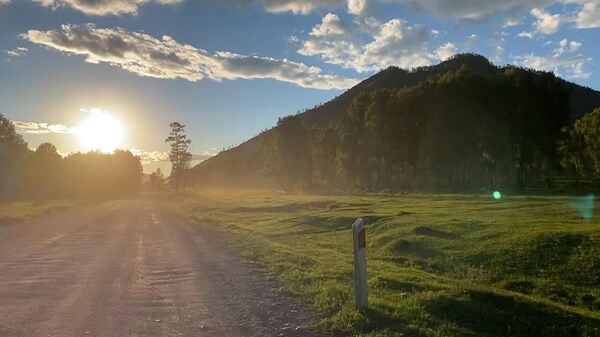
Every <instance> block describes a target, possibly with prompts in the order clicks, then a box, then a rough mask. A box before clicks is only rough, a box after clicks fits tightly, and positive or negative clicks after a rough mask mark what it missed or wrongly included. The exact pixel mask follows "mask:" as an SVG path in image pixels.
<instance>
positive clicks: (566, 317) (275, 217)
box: [172, 190, 600, 337]
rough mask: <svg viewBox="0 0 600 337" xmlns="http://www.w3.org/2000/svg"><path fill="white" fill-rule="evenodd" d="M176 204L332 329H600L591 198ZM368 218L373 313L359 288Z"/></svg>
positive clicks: (208, 197)
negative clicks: (359, 234)
mask: <svg viewBox="0 0 600 337" xmlns="http://www.w3.org/2000/svg"><path fill="white" fill-rule="evenodd" d="M172 205H173V207H175V208H176V209H177V210H178V212H179V213H180V214H183V215H184V216H186V217H188V218H190V219H191V220H192V221H194V222H197V223H198V224H204V225H211V226H215V227H217V228H220V229H222V230H224V231H226V232H228V233H230V234H232V235H231V237H232V245H234V246H235V247H236V248H238V249H239V251H240V252H242V253H243V254H245V255H246V256H248V257H249V258H251V259H254V260H257V261H260V262H261V263H262V264H263V265H264V267H265V268H266V270H267V271H268V272H270V273H272V274H273V275H275V276H276V277H277V278H278V279H279V280H280V281H281V284H282V285H283V287H284V289H285V290H286V291H288V292H290V293H292V294H294V295H296V296H298V297H299V298H300V299H302V300H303V301H304V302H305V303H306V304H307V305H309V306H310V307H312V308H313V309H314V311H315V312H316V313H317V314H318V318H317V320H316V321H315V322H314V324H315V325H316V326H317V327H318V328H319V329H321V331H323V332H324V334H325V335H341V336H349V335H354V336H403V335H405V336H478V337H484V336H557V337H558V336H560V337H566V336H600V221H599V220H598V217H597V216H598V215H600V212H598V211H596V213H595V215H596V217H593V218H592V219H588V218H589V216H590V215H594V213H593V212H590V209H589V208H590V206H592V205H594V202H592V200H591V199H590V198H587V199H584V198H575V197H572V198H569V197H532V196H506V197H504V198H503V199H501V200H493V198H492V197H491V196H487V195H480V196H474V195H431V194H408V195H383V194H381V195H379V194H371V195H362V196H338V195H336V196H313V195H287V194H279V193H274V192H266V191H217V190H213V191H203V192H202V191H196V192H194V193H190V194H189V195H187V196H185V197H182V198H180V199H178V200H177V201H176V202H173V203H172ZM598 205H599V204H598V203H597V202H595V206H596V209H597V206H598ZM586 209H587V213H586ZM359 216H363V217H366V219H367V243H368V268H369V291H370V297H369V300H370V310H369V311H367V312H365V313H358V312H357V311H356V310H354V299H353V283H352V282H353V281H352V270H353V269H352V237H351V230H350V227H351V224H352V223H353V221H354V220H355V219H356V218H357V217H359Z"/></svg>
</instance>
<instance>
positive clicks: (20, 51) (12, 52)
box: [5, 47, 29, 58]
mask: <svg viewBox="0 0 600 337" xmlns="http://www.w3.org/2000/svg"><path fill="white" fill-rule="evenodd" d="M28 51H29V49H27V48H25V47H17V48H15V49H9V50H6V51H5V52H6V54H7V55H8V57H9V58H17V57H23V56H25V55H27V52H28Z"/></svg>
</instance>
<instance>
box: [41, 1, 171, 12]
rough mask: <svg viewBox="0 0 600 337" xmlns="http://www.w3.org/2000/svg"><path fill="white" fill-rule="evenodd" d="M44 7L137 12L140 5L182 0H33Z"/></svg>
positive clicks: (87, 10)
mask: <svg viewBox="0 0 600 337" xmlns="http://www.w3.org/2000/svg"><path fill="white" fill-rule="evenodd" d="M33 1H34V2H38V3H40V4H41V5H42V6H44V7H51V8H58V7H61V6H68V7H71V8H73V9H76V10H78V11H81V12H83V13H85V14H89V15H119V14H135V13H137V11H138V9H139V7H140V6H142V5H145V4H148V3H151V2H154V3H159V4H174V3H178V2H180V1H182V0H33Z"/></svg>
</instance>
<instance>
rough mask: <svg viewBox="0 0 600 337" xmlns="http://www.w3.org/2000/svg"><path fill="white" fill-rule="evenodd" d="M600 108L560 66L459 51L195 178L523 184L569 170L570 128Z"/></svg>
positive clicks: (370, 82) (380, 81) (288, 121)
mask: <svg viewBox="0 0 600 337" xmlns="http://www.w3.org/2000/svg"><path fill="white" fill-rule="evenodd" d="M598 106H600V92H597V91H594V90H592V89H589V88H584V87H581V86H578V85H576V84H573V83H570V82H567V81H564V80H562V79H560V78H557V77H555V76H554V75H553V74H551V73H547V72H539V71H534V70H529V69H522V68H518V67H513V66H506V67H496V66H494V65H492V64H491V63H490V62H489V61H488V60H487V59H485V58H484V57H482V56H479V55H473V54H464V55H458V56H455V57H454V58H452V59H450V60H448V61H445V62H442V63H440V64H438V65H435V66H430V67H422V68H418V69H415V70H413V71H406V70H402V69H399V68H395V67H390V68H388V69H386V70H383V71H381V72H379V73H377V74H376V75H374V76H372V77H370V78H369V79H366V80H365V81H363V82H361V83H359V84H358V85H356V86H355V87H353V88H351V89H350V90H348V91H347V92H345V93H344V94H342V95H340V96H339V97H337V98H335V99H333V100H332V101H330V102H327V103H325V104H323V105H321V106H318V107H315V108H314V109H311V110H307V111H305V112H303V113H301V114H298V115H296V116H292V117H287V118H284V119H282V120H280V122H279V123H278V126H276V127H275V128H273V129H271V130H269V131H266V132H264V133H262V134H261V135H259V136H257V137H255V138H253V139H251V140H249V141H248V142H246V143H243V144H241V145H240V146H238V147H236V148H233V149H230V150H227V151H224V152H222V153H220V154H219V155H217V156H215V157H213V158H211V159H209V160H207V161H205V162H203V163H201V164H199V165H197V166H196V167H195V168H194V172H195V173H194V176H195V179H196V181H197V182H198V183H199V184H202V185H205V186H215V185H216V186H235V187H265V186H268V187H275V188H277V187H282V188H286V189H292V188H298V187H301V188H327V189H340V188H341V187H342V186H343V187H345V188H359V189H385V188H398V189H405V188H406V189H424V188H427V189H431V188H433V189H454V190H456V189H467V188H479V187H484V186H494V185H498V184H509V185H511V186H518V187H520V188H523V187H524V186H525V185H526V184H527V182H528V181H529V180H530V179H532V177H533V176H540V175H543V176H547V177H551V176H553V175H555V174H557V172H559V171H561V170H564V167H561V165H560V162H561V158H560V153H559V152H560V151H559V150H558V148H557V145H556V144H557V142H559V140H560V138H561V134H564V133H565V132H566V131H565V130H563V128H564V127H566V126H568V125H570V124H571V123H572V122H573V120H575V119H576V118H578V117H581V116H582V115H584V114H586V113H587V112H590V111H592V110H593V109H594V108H595V107H598ZM284 130H287V131H284ZM287 156H291V158H288V159H289V160H288V162H287V164H288V166H287V167H286V157H287Z"/></svg>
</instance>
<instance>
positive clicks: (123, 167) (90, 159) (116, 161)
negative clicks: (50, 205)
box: [0, 115, 142, 199]
mask: <svg viewBox="0 0 600 337" xmlns="http://www.w3.org/2000/svg"><path fill="white" fill-rule="evenodd" d="M0 152H1V153H0V197H2V198H12V199H14V198H28V197H34V198H56V197H108V196H112V197H114V196H121V195H130V194H134V193H137V191H138V190H139V185H140V178H141V173H142V166H141V163H140V159H139V158H138V157H136V156H134V155H133V154H131V152H129V151H121V150H117V151H115V152H114V153H113V154H105V153H100V152H89V153H74V154H70V155H69V156H67V157H65V158H63V157H62V156H61V155H60V154H59V153H58V151H57V150H56V147H55V146H54V145H52V144H50V143H43V144H40V145H39V146H38V148H37V149H36V150H35V151H31V150H29V149H28V148H27V143H25V141H24V140H23V138H22V137H21V136H20V135H19V134H17V133H16V131H15V128H14V125H13V124H12V123H11V122H10V121H9V120H8V119H7V118H5V117H3V116H1V115H0Z"/></svg>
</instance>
